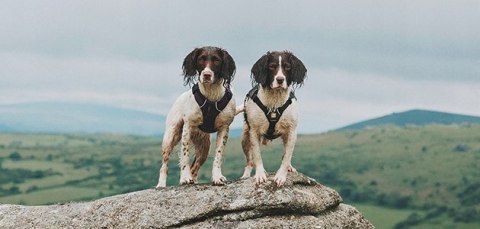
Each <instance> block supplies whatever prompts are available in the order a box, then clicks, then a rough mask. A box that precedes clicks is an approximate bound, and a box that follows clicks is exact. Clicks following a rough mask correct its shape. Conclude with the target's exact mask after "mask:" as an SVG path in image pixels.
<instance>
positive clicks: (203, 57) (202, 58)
mask: <svg viewBox="0 0 480 229" xmlns="http://www.w3.org/2000/svg"><path fill="white" fill-rule="evenodd" d="M206 59H207V56H204V55H202V56H199V57H198V60H200V61H205V60H206Z"/></svg>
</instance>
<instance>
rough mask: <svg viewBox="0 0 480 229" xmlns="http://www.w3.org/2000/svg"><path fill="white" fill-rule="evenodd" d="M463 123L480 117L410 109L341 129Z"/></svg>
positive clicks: (475, 120)
mask: <svg viewBox="0 0 480 229" xmlns="http://www.w3.org/2000/svg"><path fill="white" fill-rule="evenodd" d="M462 123H479V124H480V117H475V116H468V115H459V114H452V113H445V112H437V111H428V110H410V111H405V112H400V113H393V114H390V115H386V116H383V117H379V118H374V119H370V120H367V121H363V122H358V123H354V124H351V125H348V126H345V127H342V128H340V129H337V130H339V131H342V130H359V129H364V128H366V127H375V126H382V125H396V126H407V125H418V126H423V125H428V124H462Z"/></svg>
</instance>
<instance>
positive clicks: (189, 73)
mask: <svg viewBox="0 0 480 229" xmlns="http://www.w3.org/2000/svg"><path fill="white" fill-rule="evenodd" d="M199 51H200V49H199V48H196V49H194V50H193V51H192V52H190V53H189V54H188V55H187V56H186V57H185V59H184V60H183V65H182V69H183V81H184V82H185V85H190V84H192V83H194V82H195V78H194V76H196V75H197V74H198V72H197V57H198V53H199Z"/></svg>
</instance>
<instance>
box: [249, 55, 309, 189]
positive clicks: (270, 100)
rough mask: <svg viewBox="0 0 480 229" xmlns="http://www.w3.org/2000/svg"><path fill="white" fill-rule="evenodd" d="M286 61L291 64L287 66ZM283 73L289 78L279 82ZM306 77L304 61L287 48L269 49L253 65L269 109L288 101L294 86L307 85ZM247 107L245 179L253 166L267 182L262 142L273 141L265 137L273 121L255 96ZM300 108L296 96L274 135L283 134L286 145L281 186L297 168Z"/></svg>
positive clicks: (279, 178) (259, 178) (279, 174)
mask: <svg viewBox="0 0 480 229" xmlns="http://www.w3.org/2000/svg"><path fill="white" fill-rule="evenodd" d="M282 57H283V58H282ZM277 59H278V62H277V63H274V64H276V65H274V66H275V68H272V67H271V66H272V65H271V63H272V60H273V61H276V60H277ZM282 62H284V63H282ZM284 64H287V68H285V65H284ZM269 66H270V68H269ZM279 76H281V78H283V77H285V78H286V79H284V80H283V82H276V80H277V79H278V77H279ZM305 77H306V68H305V66H304V65H303V63H302V62H301V61H300V60H298V59H297V58H296V57H295V56H293V54H291V53H290V52H286V51H284V52H268V53H267V54H265V55H264V56H263V57H261V58H260V59H259V60H258V61H257V63H255V65H254V66H253V67H252V79H253V80H254V82H255V83H258V84H259V85H260V87H259V91H258V94H257V96H258V98H259V99H260V101H261V102H262V103H263V104H264V105H265V106H266V107H267V108H268V109H275V108H278V107H281V106H282V105H283V104H285V102H286V101H287V100H288V98H289V95H290V92H291V90H292V88H293V87H295V86H296V85H301V84H303V80H304V78H305ZM286 82H288V85H287V83H286ZM282 85H283V86H282ZM274 88H275V89H274ZM244 106H245V113H246V119H245V121H244V125H243V133H242V148H243V152H244V153H245V159H246V166H245V171H244V173H243V176H242V178H248V177H250V173H251V171H252V169H253V168H255V180H256V182H257V183H263V182H265V181H266V180H267V174H266V171H265V169H264V167H263V162H262V157H261V154H260V144H261V142H262V143H263V144H265V145H266V144H268V142H269V141H270V140H268V139H266V138H264V137H263V135H264V134H266V133H267V130H268V126H269V122H268V119H267V118H266V117H265V114H264V113H263V111H262V110H261V109H260V108H259V107H258V105H257V104H256V103H255V102H254V101H253V100H252V99H247V100H246V101H245V104H244ZM297 110H298V108H297V101H296V99H292V104H290V106H288V107H287V109H286V110H285V111H284V113H283V114H282V116H281V118H280V120H279V121H278V122H277V124H276V126H275V132H274V135H277V136H280V138H281V139H282V141H283V145H284V152H283V157H282V164H281V165H280V168H279V169H278V170H277V172H276V175H275V177H274V180H275V182H276V183H277V185H278V186H282V185H283V184H284V182H285V180H286V178H287V173H288V172H292V171H296V170H295V168H293V166H292V164H291V159H292V154H293V150H294V147H295V142H296V140H297V124H298V111H297Z"/></svg>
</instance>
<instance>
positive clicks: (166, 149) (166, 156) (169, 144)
mask: <svg viewBox="0 0 480 229" xmlns="http://www.w3.org/2000/svg"><path fill="white" fill-rule="evenodd" d="M181 130H182V125H181V122H179V123H178V124H172V125H170V128H168V129H166V131H165V134H164V136H163V142H162V167H160V175H159V178H158V184H157V186H156V188H161V187H166V186H167V175H168V161H169V160H170V154H171V153H172V150H173V147H175V145H176V144H177V143H178V142H179V141H180V136H181Z"/></svg>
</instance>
